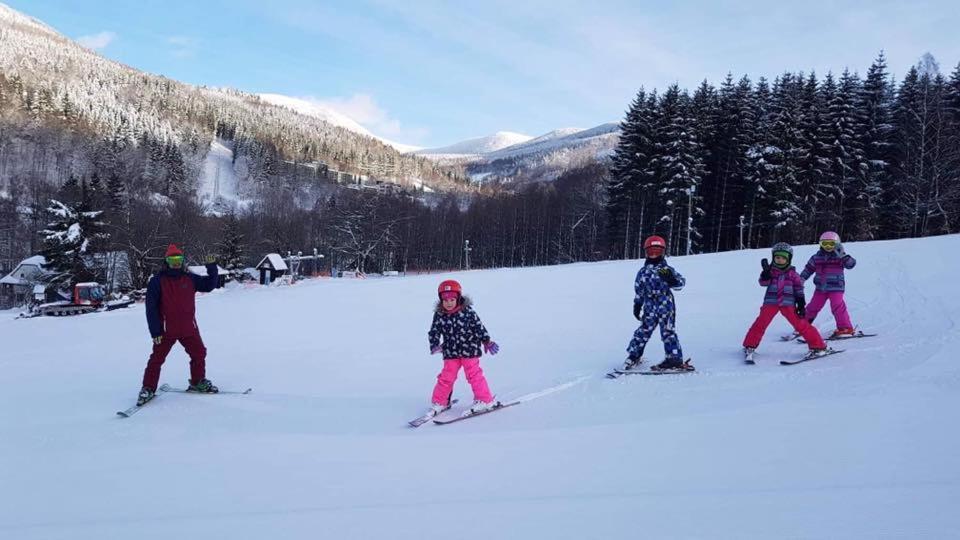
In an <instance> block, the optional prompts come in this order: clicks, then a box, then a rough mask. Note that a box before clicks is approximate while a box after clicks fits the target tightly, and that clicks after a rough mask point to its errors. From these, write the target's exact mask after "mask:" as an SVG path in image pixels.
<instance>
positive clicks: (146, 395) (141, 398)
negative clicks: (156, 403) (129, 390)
mask: <svg viewBox="0 0 960 540" xmlns="http://www.w3.org/2000/svg"><path fill="white" fill-rule="evenodd" d="M156 394H157V392H156V390H151V389H149V388H147V387H146V386H144V387H143V388H141V389H140V395H138V396H137V407H140V406H143V405H146V403H147V402H148V401H150V400H151V399H153V396H155V395H156Z"/></svg>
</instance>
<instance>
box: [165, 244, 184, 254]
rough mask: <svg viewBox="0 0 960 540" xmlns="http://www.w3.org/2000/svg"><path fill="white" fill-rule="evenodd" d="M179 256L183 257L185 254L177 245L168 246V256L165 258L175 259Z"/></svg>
mask: <svg viewBox="0 0 960 540" xmlns="http://www.w3.org/2000/svg"><path fill="white" fill-rule="evenodd" d="M177 255H180V256H181V257H182V256H183V252H182V251H180V248H178V247H177V245H176V244H170V245H169V246H167V254H166V255H164V257H175V256H177Z"/></svg>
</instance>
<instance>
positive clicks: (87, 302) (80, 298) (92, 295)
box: [36, 282, 133, 317]
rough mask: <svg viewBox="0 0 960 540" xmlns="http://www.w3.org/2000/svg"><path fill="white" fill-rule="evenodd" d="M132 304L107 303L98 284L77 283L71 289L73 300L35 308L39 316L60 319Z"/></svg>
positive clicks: (122, 301) (123, 301) (125, 300)
mask: <svg viewBox="0 0 960 540" xmlns="http://www.w3.org/2000/svg"><path fill="white" fill-rule="evenodd" d="M131 304H133V300H130V299H124V300H114V301H110V302H108V301H107V300H106V294H105V293H104V292H103V287H102V286H100V284H99V283H95V282H89V283H77V284H76V285H74V287H73V298H72V299H71V300H63V301H61V302H51V303H49V304H41V305H39V306H37V308H36V309H37V311H39V315H50V316H54V317H62V316H66V315H83V314H84V313H93V312H94V311H103V310H106V311H110V310H112V309H117V308H122V307H127V306H129V305H131Z"/></svg>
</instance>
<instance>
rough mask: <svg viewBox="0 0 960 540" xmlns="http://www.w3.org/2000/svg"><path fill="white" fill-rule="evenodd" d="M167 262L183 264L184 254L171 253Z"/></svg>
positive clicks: (174, 264) (175, 264) (172, 264)
mask: <svg viewBox="0 0 960 540" xmlns="http://www.w3.org/2000/svg"><path fill="white" fill-rule="evenodd" d="M167 264H169V265H170V266H183V255H171V256H169V257H167Z"/></svg>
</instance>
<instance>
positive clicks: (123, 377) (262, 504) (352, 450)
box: [0, 236, 960, 540]
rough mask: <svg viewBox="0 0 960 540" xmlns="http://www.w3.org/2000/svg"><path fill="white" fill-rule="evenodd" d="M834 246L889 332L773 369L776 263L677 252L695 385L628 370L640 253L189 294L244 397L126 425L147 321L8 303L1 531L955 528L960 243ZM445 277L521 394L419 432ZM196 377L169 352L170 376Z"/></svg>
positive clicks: (1, 366) (804, 532)
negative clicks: (851, 260)
mask: <svg viewBox="0 0 960 540" xmlns="http://www.w3.org/2000/svg"><path fill="white" fill-rule="evenodd" d="M813 249H814V248H813V247H812V246H801V247H798V248H797V257H796V262H797V263H798V264H802V263H803V262H804V261H805V260H806V258H807V257H808V256H809V255H811V254H812V252H813ZM847 251H848V252H849V253H851V254H852V255H854V256H855V257H857V259H858V261H859V264H858V266H857V267H856V268H855V269H854V270H852V271H850V272H849V273H848V283H849V285H848V292H847V296H848V303H849V305H850V310H851V313H852V315H853V317H854V320H855V322H856V323H859V324H860V325H861V326H862V327H863V328H864V329H865V330H869V331H876V332H879V333H880V335H879V336H878V337H874V338H867V339H858V340H851V341H847V342H842V343H840V344H839V346H840V347H842V348H844V349H846V352H845V353H844V354H841V355H836V356H832V357H829V358H825V359H821V360H817V361H813V362H808V363H804V364H799V365H796V366H789V367H785V366H780V365H778V361H779V360H780V359H790V358H797V357H799V356H801V355H802V354H803V351H804V347H803V346H802V345H798V344H794V343H784V342H780V341H779V340H778V336H779V335H780V334H782V333H784V332H785V331H786V330H787V325H786V322H785V321H783V319H778V320H777V321H776V322H775V323H774V325H773V326H772V327H771V329H770V332H769V333H768V334H767V339H766V340H765V341H764V344H763V345H762V347H761V349H760V351H759V353H758V355H757V359H758V365H756V366H746V365H744V364H743V363H742V360H741V356H740V352H739V349H740V342H741V340H742V338H743V335H744V333H745V332H746V329H747V327H748V326H749V324H750V323H751V321H752V320H753V318H754V317H755V316H756V314H757V312H758V310H759V307H760V302H761V299H762V296H763V290H762V289H761V287H760V286H758V285H757V276H758V273H759V269H760V266H759V259H760V258H761V257H764V256H767V252H766V250H754V251H744V252H735V253H724V254H716V255H702V256H694V257H685V258H684V257H677V258H673V259H672V263H673V264H674V266H675V267H676V268H677V269H678V270H679V271H680V272H682V273H683V274H684V275H685V276H686V277H687V279H688V285H687V288H686V289H685V290H683V291H682V292H680V293H678V295H677V301H678V304H679V308H678V309H679V323H678V327H679V328H678V329H679V335H680V338H681V340H682V344H683V347H684V349H685V352H686V353H687V355H688V356H691V357H692V358H693V361H694V363H695V365H696V366H697V370H698V371H697V372H696V373H694V374H683V375H666V376H660V377H642V376H628V377H622V378H620V379H617V380H608V379H605V378H604V373H605V372H606V371H607V370H609V369H611V368H613V367H614V366H616V365H618V364H619V363H620V362H621V361H622V359H623V356H624V352H623V351H624V347H625V346H626V344H627V341H628V339H629V338H630V336H631V333H632V332H633V330H634V328H635V326H636V322H635V321H634V319H633V317H632V314H631V302H632V296H633V291H632V285H633V276H634V273H635V271H636V269H637V266H638V264H639V263H638V262H637V261H627V262H609V263H596V264H573V265H566V266H555V267H548V268H529V269H514V270H493V271H474V272H464V273H459V274H454V275H452V276H451V275H433V276H418V277H409V278H393V279H390V278H384V279H376V280H375V279H368V280H318V281H313V282H303V283H300V284H297V285H294V286H288V287H270V288H257V289H247V288H239V287H238V288H235V289H227V290H220V291H217V292H216V293H213V294H210V295H206V296H203V297H201V298H199V299H198V301H197V308H198V321H199V325H200V328H201V329H202V331H203V336H204V339H205V341H206V343H207V346H208V348H209V359H208V375H209V377H210V378H211V379H212V380H213V381H214V383H216V384H218V385H219V386H220V388H221V389H234V390H242V389H245V388H247V387H253V389H254V390H253V393H252V394H249V395H245V396H237V395H219V396H204V395H188V394H162V395H160V396H159V398H158V399H156V400H155V401H154V402H152V403H151V404H149V405H148V406H147V407H145V408H144V409H143V410H142V411H141V412H139V413H138V414H136V415H135V416H133V417H131V418H128V419H121V418H119V417H117V416H116V415H115V411H117V410H121V409H124V408H126V407H127V406H129V405H131V404H132V401H133V400H134V399H135V397H136V393H137V391H138V390H139V388H140V378H141V375H142V371H143V368H144V366H145V363H146V358H147V355H148V353H149V350H150V340H149V337H148V335H147V330H146V324H145V321H144V315H143V308H142V306H138V307H137V308H135V309H129V310H125V311H117V312H109V313H102V314H94V315H85V316H81V317H75V318H38V319H26V320H12V318H11V317H7V315H9V312H7V313H4V314H3V316H4V318H3V320H0V344H2V356H0V376H2V382H3V384H2V389H0V538H4V539H7V538H9V539H46V540H49V539H87V538H90V539H94V538H95V539H101V538H138V539H154V538H156V539H169V538H176V537H182V536H184V535H189V536H190V537H197V538H277V539H281V538H282V539H287V538H294V539H299V538H310V539H317V538H336V539H339V538H378V539H384V538H389V539H397V538H402V539H405V538H411V539H413V538H456V539H474V538H476V539H484V540H489V539H505V538H506V539H515V538H516V539H540V538H543V539H557V538H564V539H566V538H571V539H572V538H576V539H607V538H629V539H635V538H756V539H761V538H762V539H769V538H817V539H819V538H845V539H846V538H956V537H958V536H960V513H958V512H957V511H956V504H957V501H960V433H958V421H957V420H958V411H960V358H958V354H957V350H960V332H958V330H957V321H958V319H960V292H958V291H960V288H958V287H957V286H956V283H955V281H956V277H955V276H956V272H957V267H958V262H960V237H958V236H944V237H939V238H930V239H923V240H910V241H892V242H874V243H860V244H858V243H852V244H850V245H848V246H847ZM445 277H455V278H456V279H459V280H460V281H461V282H462V283H463V286H464V288H465V290H466V292H467V293H469V294H470V295H472V296H473V298H474V300H475V302H476V309H477V311H478V313H479V314H480V316H481V318H482V319H483V321H484V322H485V324H486V325H487V327H488V329H489V330H490V332H491V333H492V335H493V336H494V339H496V340H497V341H498V342H499V343H500V345H501V347H502V350H501V353H500V354H499V355H498V356H495V357H485V358H484V360H483V366H484V369H485V371H486V374H487V376H488V378H489V381H490V385H491V388H492V389H493V391H494V392H495V393H497V394H498V395H499V396H500V397H501V398H503V399H509V398H513V397H518V396H528V397H533V398H535V399H530V400H529V401H527V402H525V403H523V404H521V405H519V406H517V407H512V408H509V409H505V410H503V411H498V412H495V413H492V414H489V415H486V416H483V417H478V418H473V419H470V420H467V421H465V422H459V423H456V424H452V425H448V426H437V425H433V424H432V423H431V424H427V425H424V426H423V427H421V428H419V429H411V428H409V427H407V425H406V422H407V421H408V420H410V419H412V418H414V417H415V416H417V415H418V414H420V413H421V412H422V411H423V410H424V409H425V408H426V406H427V405H428V400H429V397H430V392H431V388H432V385H433V382H434V377H435V376H436V374H437V373H438V372H439V369H440V365H441V361H440V359H439V358H438V357H437V356H430V355H429V354H428V353H427V343H426V332H427V329H428V327H429V324H430V320H431V309H432V304H433V301H434V299H435V297H436V296H435V295H436V293H435V291H436V286H437V284H438V283H439V281H440V280H441V279H443V278H445ZM811 288H812V284H810V283H808V287H807V294H808V297H809V295H810V294H811V293H812V291H811ZM818 323H819V326H820V328H821V329H822V330H824V331H826V330H828V329H829V328H830V326H831V323H832V319H831V317H830V315H829V312H827V313H824V314H822V315H821V317H820V319H819V321H818ZM661 353H662V350H661V348H660V342H659V339H656V338H655V339H654V341H653V342H652V343H651V344H650V346H649V347H648V354H647V357H648V358H650V359H651V360H659V358H660V356H661ZM187 376H188V367H187V360H186V356H185V354H184V353H183V351H182V349H180V348H179V347H177V349H176V350H175V352H174V353H173V354H172V355H171V357H170V358H169V359H168V361H167V364H166V366H165V368H164V371H163V375H162V377H161V382H167V383H170V384H172V385H176V386H182V385H184V384H185V381H186V378H187ZM461 377H462V375H461ZM550 389H556V391H553V392H545V391H547V390H550ZM541 393H542V394H541ZM455 395H456V397H459V398H460V400H461V405H464V404H466V403H469V402H470V400H471V395H470V392H469V388H468V386H467V385H466V383H465V381H463V379H462V378H461V379H460V380H459V381H458V383H457V388H456V392H455Z"/></svg>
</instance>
